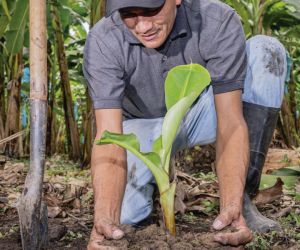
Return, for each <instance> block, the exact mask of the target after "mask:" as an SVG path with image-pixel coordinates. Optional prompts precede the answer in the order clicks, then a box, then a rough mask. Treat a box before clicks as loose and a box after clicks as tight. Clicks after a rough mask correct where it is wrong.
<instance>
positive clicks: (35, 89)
mask: <svg viewBox="0 0 300 250" xmlns="http://www.w3.org/2000/svg"><path fill="white" fill-rule="evenodd" d="M46 126H47V38H46V0H30V170H29V172H28V175H27V177H26V180H25V185H24V190H23V193H22V196H21V197H20V200H19V202H18V205H17V208H18V212H19V219H20V229H21V236H22V245H23V249H24V250H29V249H30V250H35V249H41V248H46V245H47V236H48V219H47V206H46V205H44V204H43V203H42V202H41V197H42V184H43V177H44V163H45V150H46Z"/></svg>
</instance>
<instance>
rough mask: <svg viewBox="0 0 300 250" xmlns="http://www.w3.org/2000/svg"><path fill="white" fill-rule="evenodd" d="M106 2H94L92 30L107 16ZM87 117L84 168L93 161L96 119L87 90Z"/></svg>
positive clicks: (92, 4) (103, 0)
mask: <svg viewBox="0 0 300 250" xmlns="http://www.w3.org/2000/svg"><path fill="white" fill-rule="evenodd" d="M105 7H106V0H92V3H91V15H90V18H91V19H90V27H91V28H92V27H93V26H94V25H95V24H96V23H97V22H98V21H99V20H100V19H101V18H102V17H103V16H104V15H105ZM86 100H87V101H86V114H87V115H86V116H85V119H84V121H85V124H84V151H83V153H84V156H83V163H82V167H85V166H87V165H88V164H89V163H90V160H91V154H92V146H93V140H94V137H95V134H96V133H95V128H94V127H95V126H94V125H95V117H94V113H93V108H92V100H91V98H90V95H89V93H88V89H86Z"/></svg>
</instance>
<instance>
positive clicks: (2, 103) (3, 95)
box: [0, 61, 5, 139]
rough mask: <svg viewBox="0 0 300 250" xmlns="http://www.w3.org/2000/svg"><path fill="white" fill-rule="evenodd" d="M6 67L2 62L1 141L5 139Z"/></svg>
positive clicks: (0, 99) (0, 96)
mask: <svg viewBox="0 0 300 250" xmlns="http://www.w3.org/2000/svg"><path fill="white" fill-rule="evenodd" d="M4 80H5V78H4V67H3V64H2V62H1V61H0V139H3V138H4V122H5V93H4V90H5V86H4Z"/></svg>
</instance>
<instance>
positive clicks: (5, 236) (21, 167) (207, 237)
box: [0, 146, 300, 250]
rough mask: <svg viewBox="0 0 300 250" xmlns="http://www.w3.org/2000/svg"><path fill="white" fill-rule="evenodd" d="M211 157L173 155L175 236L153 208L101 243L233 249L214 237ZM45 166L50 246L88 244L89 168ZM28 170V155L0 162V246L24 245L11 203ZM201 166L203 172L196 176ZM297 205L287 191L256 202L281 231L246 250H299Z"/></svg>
mask: <svg viewBox="0 0 300 250" xmlns="http://www.w3.org/2000/svg"><path fill="white" fill-rule="evenodd" d="M200 159H201V160H200ZM213 160H214V150H213V149H212V147H210V146H209V147H206V148H204V149H203V148H195V149H193V150H191V151H182V152H180V153H179V154H178V155H177V156H176V161H175V165H176V168H177V169H179V170H180V174H178V182H179V183H180V184H178V192H179V193H177V197H179V198H180V200H179V206H178V207H179V208H178V209H177V210H178V211H179V212H178V213H177V216H176V229H177V236H176V238H173V237H171V236H170V235H168V234H166V233H165V230H164V228H163V226H162V225H163V223H162V221H161V219H160V218H161V217H160V212H159V208H157V207H156V209H155V210H154V213H153V214H152V216H151V218H149V219H148V220H147V221H145V222H143V223H141V225H139V226H138V227H135V228H133V227H130V226H123V230H124V231H125V233H126V235H125V237H124V238H123V239H122V240H119V241H107V240H106V241H105V242H104V244H105V245H107V246H112V247H114V248H115V249H121V250H122V249H142V250H150V249H153V250H164V249H174V250H177V249H178V250H185V249H234V248H230V247H225V246H221V245H219V244H217V243H216V242H214V241H213V235H214V234H216V232H215V231H213V230H212V229H211V224H212V222H213V219H214V218H215V217H216V216H217V213H218V204H217V200H218V194H217V186H216V181H215V179H214V178H213V177H211V174H210V172H211V169H212V168H213ZM199 162H201V164H199ZM46 167H47V173H46V177H45V184H44V193H45V194H44V201H45V202H46V203H47V205H48V209H49V211H48V214H49V217H50V218H49V238H50V242H49V247H48V249H74V250H75V249H86V246H87V242H88V239H89V235H90V232H91V229H92V226H93V217H92V213H93V198H92V189H91V185H90V174H89V170H82V171H81V170H78V167H77V166H75V168H74V164H73V163H70V162H68V161H67V160H64V158H63V157H57V158H53V159H49V160H48V161H47V163H46ZM27 169H28V160H25V161H18V162H15V161H13V160H8V161H7V162H6V163H5V165H2V166H1V165H0V250H18V249H22V246H21V238H20V232H19V226H18V224H19V223H18V215H17V211H16V209H15V208H14V203H15V202H16V200H17V198H18V196H19V195H20V193H21V191H22V186H23V183H24V180H25V176H26V172H27ZM199 170H200V171H201V173H204V174H205V175H203V176H202V175H198V173H199ZM181 188H182V190H181ZM183 190H185V192H184V193H182V192H183ZM177 202H178V201H177ZM299 208H300V204H299V202H295V200H294V198H293V197H290V196H286V195H285V196H281V197H280V198H278V199H277V200H275V201H272V202H271V203H268V204H262V205H260V210H261V211H263V214H265V215H267V216H268V217H272V216H275V215H276V216H277V219H278V220H279V221H280V222H281V223H282V226H283V228H284V232H283V233H281V234H275V233H269V234H263V235H255V239H254V242H253V243H251V244H248V245H247V246H246V247H245V249H276V250H279V249H285V250H286V249H290V250H292V249H300V246H299V242H300V228H299V223H300V222H297V219H288V218H289V216H290V214H291V213H293V214H294V215H295V216H298V215H297V214H299ZM279 213H280V214H279ZM274 218H275V217H274ZM295 218H296V217H295ZM297 218H298V217H297ZM297 235H298V236H297ZM236 249H243V248H236Z"/></svg>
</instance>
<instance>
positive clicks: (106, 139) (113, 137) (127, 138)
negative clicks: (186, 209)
mask: <svg viewBox="0 0 300 250" xmlns="http://www.w3.org/2000/svg"><path fill="white" fill-rule="evenodd" d="M96 143H97V144H98V145H105V144H111V143H114V144H117V145H119V146H121V147H123V148H125V149H127V150H129V151H130V152H131V153H133V154H134V155H136V156H137V157H138V158H139V159H140V160H142V161H143V162H144V163H145V164H146V165H147V167H148V168H149V169H150V171H151V172H152V174H153V176H154V178H155V180H156V181H157V184H158V185H160V186H161V188H162V190H167V189H168V187H164V184H165V183H166V184H169V176H168V175H167V173H165V172H164V170H163V169H162V168H161V161H160V157H159V155H158V154H156V153H154V152H149V153H143V152H141V151H140V143H139V141H138V139H137V137H136V135H134V134H117V133H111V132H108V131H105V132H104V133H103V135H102V137H101V140H98V141H97V142H96Z"/></svg>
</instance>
